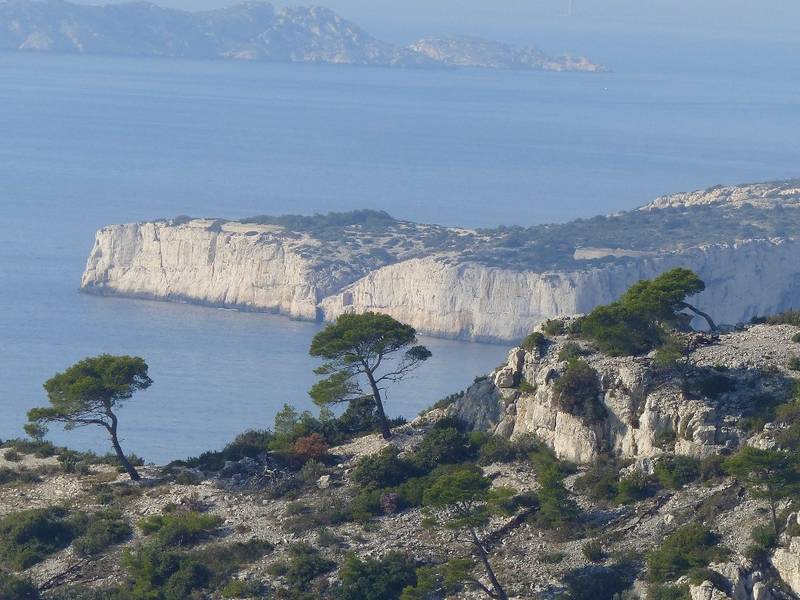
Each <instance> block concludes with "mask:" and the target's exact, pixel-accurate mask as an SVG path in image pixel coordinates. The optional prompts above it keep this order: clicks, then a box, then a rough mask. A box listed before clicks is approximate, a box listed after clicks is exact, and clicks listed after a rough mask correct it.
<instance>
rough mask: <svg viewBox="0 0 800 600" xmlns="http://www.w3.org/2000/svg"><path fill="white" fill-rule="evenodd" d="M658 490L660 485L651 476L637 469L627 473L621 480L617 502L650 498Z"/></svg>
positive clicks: (624, 502) (639, 500)
mask: <svg viewBox="0 0 800 600" xmlns="http://www.w3.org/2000/svg"><path fill="white" fill-rule="evenodd" d="M657 491H658V486H657V485H656V484H655V483H654V481H653V479H652V478H651V477H648V476H647V475H645V474H644V473H641V472H639V471H635V472H633V473H630V474H628V475H625V476H624V477H622V478H621V479H620V480H619V487H618V490H617V497H616V498H615V501H616V502H617V504H631V503H633V502H641V501H642V500H645V499H646V498H650V497H651V496H653V495H654V494H655V493H656V492H657Z"/></svg>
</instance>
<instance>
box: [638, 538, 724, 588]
mask: <svg viewBox="0 0 800 600" xmlns="http://www.w3.org/2000/svg"><path fill="white" fill-rule="evenodd" d="M718 543H719V536H718V535H717V534H715V533H714V532H713V531H711V530H709V529H706V528H705V527H703V526H702V525H699V524H692V525H686V526H685V527H682V528H681V529H678V530H677V531H675V532H674V533H672V534H670V535H669V536H667V537H666V538H665V539H664V542H663V543H662V544H661V547H660V548H658V549H657V550H654V551H652V552H651V553H650V554H648V555H647V570H648V573H647V576H648V579H649V580H650V581H653V582H657V583H664V582H666V581H674V580H675V579H677V578H678V577H680V576H682V575H686V574H687V573H688V572H689V571H690V570H691V569H694V568H698V567H707V566H708V564H709V563H710V562H711V561H713V560H715V559H718V558H721V557H722V556H723V552H722V550H721V549H720V548H719V546H718Z"/></svg>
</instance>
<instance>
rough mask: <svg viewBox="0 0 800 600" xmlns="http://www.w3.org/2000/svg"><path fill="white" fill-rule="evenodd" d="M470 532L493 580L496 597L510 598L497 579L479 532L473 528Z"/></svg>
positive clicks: (500, 598)
mask: <svg viewBox="0 0 800 600" xmlns="http://www.w3.org/2000/svg"><path fill="white" fill-rule="evenodd" d="M470 533H471V534H472V543H473V544H474V546H475V550H476V551H477V552H478V556H479V557H480V559H481V562H482V563H483V568H484V570H485V571H486V576H487V577H488V578H489V581H491V582H492V587H493V588H494V597H495V598H497V599H498V600H508V595H507V594H506V591H505V590H504V589H503V586H501V585H500V582H499V581H498V580H497V576H496V575H495V574H494V569H492V565H491V564H490V563H489V557H488V556H486V550H484V548H483V544H482V543H481V540H480V539H479V538H478V534H477V533H475V530H474V529H471V530H470Z"/></svg>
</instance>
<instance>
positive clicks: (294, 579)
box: [284, 544, 336, 591]
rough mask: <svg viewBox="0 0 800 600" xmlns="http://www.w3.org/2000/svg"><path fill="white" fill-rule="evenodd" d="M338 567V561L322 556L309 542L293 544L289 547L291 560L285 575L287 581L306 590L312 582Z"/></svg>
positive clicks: (292, 585)
mask: <svg viewBox="0 0 800 600" xmlns="http://www.w3.org/2000/svg"><path fill="white" fill-rule="evenodd" d="M335 567H336V563H335V562H333V561H332V560H328V559H327V558H324V557H322V556H320V553H319V551H318V550H317V549H316V548H314V547H312V546H309V545H308V544H293V545H292V546H290V547H289V561H288V564H287V568H286V574H285V575H284V576H285V578H286V581H287V583H288V584H289V585H290V586H291V587H292V588H296V589H298V590H301V591H305V590H307V589H308V587H309V586H310V584H311V582H312V581H313V580H314V579H316V578H317V577H319V576H320V575H324V574H325V573H329V572H330V571H332V570H333V569H334V568H335Z"/></svg>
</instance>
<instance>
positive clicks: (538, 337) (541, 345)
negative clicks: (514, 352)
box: [520, 331, 548, 354]
mask: <svg viewBox="0 0 800 600" xmlns="http://www.w3.org/2000/svg"><path fill="white" fill-rule="evenodd" d="M547 344H548V341H547V338H546V337H545V336H544V334H543V333H541V332H540V331H534V332H533V333H532V334H530V335H529V336H528V337H526V338H525V339H524V340H523V341H522V343H521V344H520V347H521V348H522V349H523V350H527V351H528V352H533V351H534V350H536V351H538V352H539V353H540V354H543V353H544V351H545V350H546V349H547Z"/></svg>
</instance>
